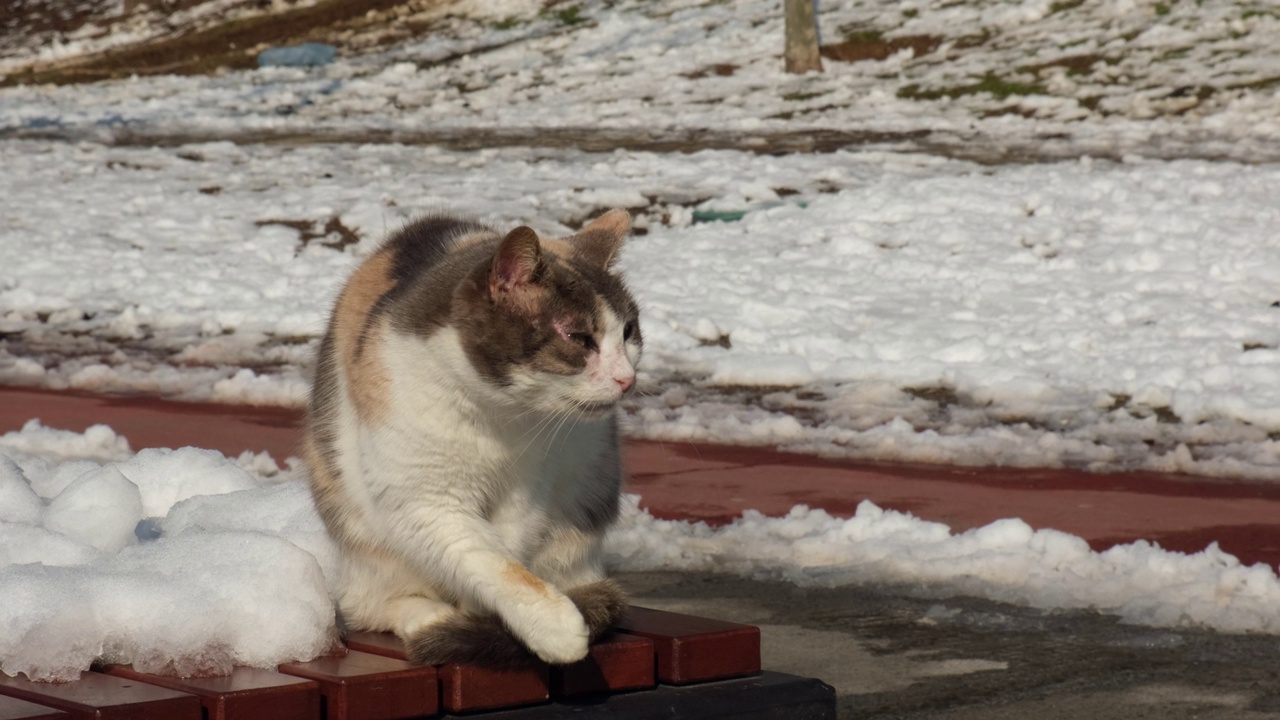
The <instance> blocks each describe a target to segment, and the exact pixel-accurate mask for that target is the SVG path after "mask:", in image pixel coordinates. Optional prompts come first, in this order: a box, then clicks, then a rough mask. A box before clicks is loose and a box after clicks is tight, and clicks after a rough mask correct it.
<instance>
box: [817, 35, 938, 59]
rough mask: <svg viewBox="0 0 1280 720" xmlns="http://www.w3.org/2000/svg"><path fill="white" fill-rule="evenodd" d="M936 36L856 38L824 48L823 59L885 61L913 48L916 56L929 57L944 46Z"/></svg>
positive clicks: (863, 36) (866, 36)
mask: <svg viewBox="0 0 1280 720" xmlns="http://www.w3.org/2000/svg"><path fill="white" fill-rule="evenodd" d="M942 40H943V38H941V37H938V36H936V35H904V36H903V37H896V38H892V39H886V38H882V37H878V36H875V35H862V36H854V37H850V38H848V39H846V40H845V41H844V42H839V43H835V44H833V45H823V46H822V57H824V58H828V59H830V60H838V61H840V62H858V61H859V60H884V59H885V58H887V57H889V56H890V55H892V54H894V53H896V52H899V51H901V50H904V49H906V48H911V49H912V50H913V51H915V56H916V57H920V56H921V55H928V54H929V53H931V52H933V51H934V50H937V49H938V46H939V45H941V44H942Z"/></svg>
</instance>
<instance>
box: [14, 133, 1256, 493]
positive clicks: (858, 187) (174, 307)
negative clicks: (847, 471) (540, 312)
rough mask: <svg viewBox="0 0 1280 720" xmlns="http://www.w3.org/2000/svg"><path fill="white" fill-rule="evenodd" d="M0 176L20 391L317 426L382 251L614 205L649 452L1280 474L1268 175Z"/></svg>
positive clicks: (205, 172)
mask: <svg viewBox="0 0 1280 720" xmlns="http://www.w3.org/2000/svg"><path fill="white" fill-rule="evenodd" d="M0 164H2V165H3V166H4V167H5V168H6V169H7V172H6V173H4V175H3V176H0V194H2V195H3V196H4V197H5V198H6V202H5V203H4V204H3V205H0V228H3V232H0V255H2V256H3V257H5V258H6V260H7V262H6V263H5V265H4V267H3V268H0V332H3V333H5V335H4V340H3V341H2V343H0V381H3V382H6V383H9V384H27V385H40V386H47V387H55V388H68V387H69V388H74V389H80V390H93V391H111V392H115V391H146V392H159V393H163V394H168V395H177V396H181V397H187V398H195V399H214V400H219V401H228V402H254V403H266V404H282V405H299V404H301V403H302V402H303V401H304V398H305V393H306V375H307V371H308V368H309V365H310V356H311V352H312V350H313V347H314V343H315V339H316V337H317V335H318V334H319V333H320V332H321V330H322V328H323V325H324V321H325V316H326V313H327V312H328V308H329V306H330V304H331V302H332V298H333V295H334V293H335V292H336V290H337V288H338V287H339V285H340V283H341V282H342V279H343V278H344V277H345V275H346V274H347V273H348V272H349V271H350V269H351V268H352V267H353V265H354V264H355V262H357V259H358V257H359V256H361V255H363V254H365V253H367V252H368V251H369V249H370V248H371V247H373V246H374V245H375V244H376V242H377V240H378V238H379V237H381V236H382V234H383V233H384V232H385V230H386V229H387V228H388V227H395V226H396V225H397V224H398V223H401V222H403V221H404V219H405V218H408V217H412V216H414V215H415V214H419V213H422V212H425V211H428V210H431V209H438V208H444V207H448V208H452V209H455V210H457V211H460V212H464V213H469V214H474V215H477V216H479V217H481V218H483V219H486V220H488V221H491V222H493V223H495V224H497V225H499V226H504V227H510V226H514V225H516V224H519V223H531V224H533V225H534V226H536V227H538V228H540V229H542V230H543V231H544V232H548V233H556V232H568V230H569V227H570V226H577V225H578V224H580V223H581V222H582V221H583V219H584V218H588V217H590V216H592V215H594V214H596V213H598V212H600V211H602V210H603V209H605V208H608V207H612V206H623V207H630V208H633V210H634V212H635V213H636V215H637V218H638V223H637V224H638V226H639V227H640V228H641V232H643V233H644V234H642V235H639V236H637V237H635V238H633V239H632V240H631V242H630V244H629V245H628V247H627V249H626V251H625V253H624V255H623V259H622V268H623V269H624V270H625V271H626V273H627V275H628V277H629V279H630V282H631V284H632V285H633V286H634V288H635V290H636V291H637V293H638V295H639V296H640V298H641V300H642V303H643V306H644V318H643V321H644V323H645V336H646V343H647V347H646V358H645V363H644V370H645V379H646V380H647V382H646V383H645V384H646V385H647V386H648V393H649V394H648V395H646V396H644V397H641V398H639V399H638V400H636V401H635V402H633V403H631V404H629V405H628V407H627V416H628V418H629V422H628V430H629V432H631V433H632V434H633V435H636V436H641V437H650V438H664V439H671V438H695V439H700V440H709V441H719V442H734V443H754V444H766V445H775V446H781V447H785V448H789V449H794V450H800V451H805V452H816V453H821V454H827V455H836V456H845V457H859V458H876V459H882V460H894V459H901V460H923V461H931V462H951V463H963V464H975V465H982V464H1012V465H1027V466H1071V467H1087V468H1094V469H1102V468H1139V467H1140V468H1148V469H1159V470H1180V471H1188V472H1197V473H1204V474H1214V475H1223V476H1232V477H1247V478H1258V479H1277V478H1280V439H1278V438H1280V350H1277V346H1278V345H1280V307H1276V306H1275V303H1276V302H1277V301H1278V300H1280V291H1278V290H1277V285H1276V282H1275V280H1276V274H1275V273H1276V268H1278V267H1280V243H1277V242H1276V240H1275V236H1274V228H1275V227H1276V225H1277V223H1278V222H1280V210H1278V209H1277V208H1276V206H1275V204H1274V202H1273V199H1274V198H1275V197H1276V196H1277V195H1278V194H1280V171H1278V170H1277V168H1276V167H1275V166H1271V165H1262V166H1241V165H1235V164H1229V163H1208V162H1202V161H1180V162H1172V163H1166V162H1137V161H1135V162H1131V163H1125V164H1112V163H1103V162H1089V161H1084V162H1071V163H1060V164H1050V165H1029V166H1021V165H1020V166H1005V167H998V168H985V167H979V166H975V165H971V164H967V163H964V162H959V161H952V160H943V159H938V158H930V157H923V156H904V155H896V154H883V153H836V154H829V155H789V156H784V157H770V158H761V157H757V156H754V155H750V154H745V153H736V152H726V151H721V152H702V153H696V154H692V155H654V154H644V153H628V152H617V153H614V154H609V155H598V154H584V153H577V152H564V151H551V150H525V149H506V150H492V151H484V152H467V153H458V152H447V151H443V150H439V149H435V148H430V147H425V148H416V147H414V148H407V147H400V146H381V145H379V146H363V147H353V146H310V147H298V148H278V147H261V146H256V147H240V146H234V145H231V144H229V143H221V144H208V145H198V146H185V147H180V148H173V149H145V150H142V149H126V148H104V147H102V146H100V145H94V144H80V145H73V144H61V143H36V142H10V143H7V144H4V145H0ZM50 187H58V188H59V189H60V190H59V192H58V193H50V192H49V188H50ZM734 210H739V211H741V210H748V211H749V212H747V213H746V215H745V216H743V218H742V219H741V220H740V221H734V222H710V223H695V222H694V219H695V217H702V215H696V214H695V213H708V212H712V211H734ZM313 236H314V237H313Z"/></svg>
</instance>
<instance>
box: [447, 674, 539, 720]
mask: <svg viewBox="0 0 1280 720" xmlns="http://www.w3.org/2000/svg"><path fill="white" fill-rule="evenodd" d="M436 671H437V672H438V673H439V674H440V705H441V707H443V708H444V709H445V710H446V711H448V712H473V711H476V710H494V709H497V708H505V707H515V706H517V705H533V704H536V703H540V702H546V701H547V700H549V699H550V698H551V678H550V673H549V672H548V668H547V666H546V665H540V666H537V667H532V668H528V669H524V670H489V669H487V668H481V667H475V666H472V665H457V664H451V665H441V666H440V667H438V668H436Z"/></svg>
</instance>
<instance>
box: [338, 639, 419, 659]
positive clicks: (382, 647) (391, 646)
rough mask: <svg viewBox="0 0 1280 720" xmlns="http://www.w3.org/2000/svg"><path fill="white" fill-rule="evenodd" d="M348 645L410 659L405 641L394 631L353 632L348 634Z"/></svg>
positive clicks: (357, 648)
mask: <svg viewBox="0 0 1280 720" xmlns="http://www.w3.org/2000/svg"><path fill="white" fill-rule="evenodd" d="M347 647H348V648H350V649H352V650H356V651H358V652H365V653H371V654H373V655H381V656H383V657H389V658H395V659H397V660H406V661H407V660H408V659H409V655H408V654H407V653H405V651H404V643H403V642H401V641H400V638H398V637H396V636H395V635H394V634H392V633H375V632H353V633H351V634H350V635H348V636H347Z"/></svg>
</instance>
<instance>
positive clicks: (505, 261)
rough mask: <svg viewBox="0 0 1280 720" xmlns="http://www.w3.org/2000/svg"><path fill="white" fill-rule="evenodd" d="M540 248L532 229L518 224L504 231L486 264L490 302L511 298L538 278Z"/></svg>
mask: <svg viewBox="0 0 1280 720" xmlns="http://www.w3.org/2000/svg"><path fill="white" fill-rule="evenodd" d="M541 270H542V248H541V247H540V246H539V244H538V234H537V233H536V232H534V231H533V228H529V227H525V226H523V225H522V226H520V227H518V228H516V229H515V230H512V231H511V232H509V233H507V236H506V237H505V238H503V239H502V243H501V244H500V245H498V252H496V253H494V255H493V262H492V264H490V266H489V297H490V298H492V299H493V301H494V302H502V301H504V300H507V299H514V298H516V297H518V296H519V295H520V294H521V291H522V290H524V289H527V288H528V286H529V285H530V284H532V283H533V282H534V281H535V280H537V278H538V274H539V272H540V271H541Z"/></svg>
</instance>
